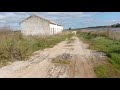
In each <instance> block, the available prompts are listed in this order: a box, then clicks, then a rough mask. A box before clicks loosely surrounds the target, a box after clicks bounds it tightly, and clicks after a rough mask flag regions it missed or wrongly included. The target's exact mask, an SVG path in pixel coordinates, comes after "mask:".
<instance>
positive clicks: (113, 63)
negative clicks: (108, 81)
mask: <svg viewBox="0 0 120 90" xmlns="http://www.w3.org/2000/svg"><path fill="white" fill-rule="evenodd" d="M105 33H106V32H105ZM105 33H102V34H99V33H97V34H96V33H91V32H89V33H84V32H77V36H78V37H79V38H80V39H82V40H83V41H84V42H86V43H89V45H90V47H89V48H90V49H94V50H98V51H100V52H104V53H105V54H106V55H107V57H108V59H107V60H108V63H107V64H102V65H99V66H97V67H95V72H96V74H97V76H98V77H99V78H117V77H120V41H117V40H112V39H110V38H108V37H107V36H106V34H105Z"/></svg>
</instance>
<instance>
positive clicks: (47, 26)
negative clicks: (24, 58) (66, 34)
mask: <svg viewBox="0 0 120 90" xmlns="http://www.w3.org/2000/svg"><path fill="white" fill-rule="evenodd" d="M20 28H21V33H22V34H23V35H53V34H58V33H60V32H62V31H63V26H61V25H58V24H56V23H54V22H51V21H49V20H46V19H44V18H41V17H39V16H36V15H33V16H30V17H28V18H26V19H25V20H23V21H22V22H20Z"/></svg>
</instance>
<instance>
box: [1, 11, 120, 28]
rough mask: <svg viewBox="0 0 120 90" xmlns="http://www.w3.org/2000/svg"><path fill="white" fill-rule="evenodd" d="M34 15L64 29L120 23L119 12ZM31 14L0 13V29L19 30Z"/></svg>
mask: <svg viewBox="0 0 120 90" xmlns="http://www.w3.org/2000/svg"><path fill="white" fill-rule="evenodd" d="M35 13H36V15H38V16H41V17H43V18H46V19H48V20H52V21H55V22H56V23H58V24H62V25H63V26H64V28H65V29H66V28H69V27H71V28H84V27H91V26H104V25H111V24H115V23H120V12H35ZM30 15H32V12H0V27H3V26H11V27H12V28H14V29H19V22H21V21H22V20H24V19H25V18H27V17H29V16H30Z"/></svg>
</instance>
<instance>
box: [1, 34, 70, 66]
mask: <svg viewBox="0 0 120 90" xmlns="http://www.w3.org/2000/svg"><path fill="white" fill-rule="evenodd" d="M67 37H70V34H68V33H61V34H58V35H53V36H23V35H22V34H21V33H19V32H0V66H3V65H6V64H8V63H9V62H13V61H16V60H19V61H21V60H27V59H28V58H29V56H30V55H31V54H32V53H33V52H34V51H37V50H42V49H45V48H51V47H53V46H54V45H56V44H57V43H59V42H61V41H63V40H65V39H66V38H67Z"/></svg>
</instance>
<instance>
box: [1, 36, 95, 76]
mask: <svg viewBox="0 0 120 90" xmlns="http://www.w3.org/2000/svg"><path fill="white" fill-rule="evenodd" d="M73 39H74V41H73V42H72V43H69V44H68V43H67V41H62V42H60V43H58V44H57V45H55V46H54V47H53V48H48V49H44V50H42V51H37V52H35V53H34V54H33V55H32V56H31V58H30V60H27V61H17V62H14V63H12V64H10V65H8V66H4V67H2V68H0V78H95V77H96V75H95V73H94V70H93V63H92V61H91V59H92V58H93V55H92V53H91V50H89V49H87V47H88V45H87V44H84V43H83V42H82V41H81V40H79V38H78V37H76V36H74V37H73ZM63 53H68V54H71V55H72V58H71V63H70V64H59V63H52V62H51V60H52V59H53V58H56V57H57V56H58V55H62V54H63Z"/></svg>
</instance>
